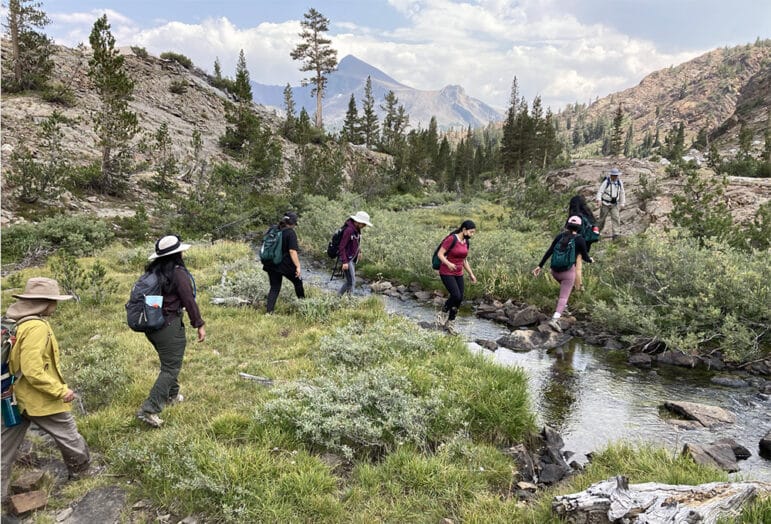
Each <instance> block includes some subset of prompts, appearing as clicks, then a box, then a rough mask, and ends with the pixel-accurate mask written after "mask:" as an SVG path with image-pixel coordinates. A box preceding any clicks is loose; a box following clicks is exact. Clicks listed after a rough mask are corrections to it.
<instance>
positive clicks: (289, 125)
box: [282, 83, 297, 140]
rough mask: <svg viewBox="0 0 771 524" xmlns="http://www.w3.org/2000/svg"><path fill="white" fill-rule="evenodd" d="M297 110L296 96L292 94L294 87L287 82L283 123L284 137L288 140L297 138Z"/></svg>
mask: <svg viewBox="0 0 771 524" xmlns="http://www.w3.org/2000/svg"><path fill="white" fill-rule="evenodd" d="M296 111H297V108H296V106H295V103H294V96H292V87H291V86H290V85H289V84H288V83H287V84H286V86H285V87H284V114H285V116H284V124H283V129H282V132H283V135H284V138H287V139H288V140H294V139H295V131H296V129H295V128H296V127H297V117H296V116H295V112H296Z"/></svg>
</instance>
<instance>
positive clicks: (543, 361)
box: [303, 265, 771, 482]
mask: <svg viewBox="0 0 771 524" xmlns="http://www.w3.org/2000/svg"><path fill="white" fill-rule="evenodd" d="M303 267H304V268H306V269H305V275H304V280H305V282H306V283H307V284H310V285H314V286H318V287H321V288H324V289H327V290H330V291H332V290H333V291H336V290H337V289H338V288H339V287H340V285H341V280H340V279H339V278H335V279H334V280H332V281H330V278H329V275H330V272H329V271H330V270H329V269H326V270H324V269H319V268H317V267H310V268H309V265H304V266H303ZM370 293H371V291H370V289H369V287H368V286H367V285H366V284H364V285H361V283H360V282H359V281H357V294H370ZM377 296H378V297H380V299H381V300H382V301H383V302H384V304H385V308H386V311H388V313H390V314H395V315H402V316H405V317H407V318H410V319H412V320H414V321H416V322H433V320H434V315H435V314H436V312H437V309H436V308H435V307H432V306H430V305H428V304H422V303H419V302H417V301H416V300H412V299H407V300H402V299H399V298H394V297H390V296H387V295H377ZM456 327H457V329H458V331H459V332H460V333H461V335H462V336H463V337H464V338H465V339H466V340H467V341H468V342H473V341H474V340H477V339H487V340H497V339H498V338H500V337H501V336H503V335H506V334H508V333H509V332H510V331H509V329H508V328H507V327H506V326H504V325H502V324H498V323H496V322H493V321H490V320H486V319H481V318H477V317H476V316H474V315H464V316H459V317H458V318H457V319H456ZM470 349H471V350H472V351H477V352H480V353H482V354H484V355H486V356H488V357H489V358H491V359H492V360H493V361H494V362H496V363H498V364H500V365H503V366H518V367H520V368H522V369H524V370H525V371H526V372H527V375H528V381H529V389H530V391H529V393H530V398H531V400H532V402H533V408H534V411H535V414H536V417H537V422H538V424H539V427H540V426H542V425H549V426H551V427H553V428H554V429H556V430H557V431H559V433H560V434H561V435H562V438H563V439H564V441H565V450H569V451H573V452H574V453H575V454H576V455H575V456H574V457H572V458H571V459H570V460H577V461H578V462H579V463H585V462H586V461H587V459H586V454H587V453H590V452H592V451H597V450H600V449H602V448H603V447H604V446H605V445H606V444H608V443H610V442H614V441H624V442H631V443H643V442H649V443H653V444H657V445H662V446H664V447H665V448H666V449H669V450H671V451H672V453H673V454H676V453H679V452H680V451H681V450H682V447H683V445H684V444H685V443H688V442H691V443H701V444H707V443H710V442H713V441H715V440H718V439H720V438H726V437H730V438H733V439H734V440H735V441H736V442H737V443H739V444H741V445H743V446H744V447H746V448H747V449H748V450H750V452H751V453H752V456H751V457H750V458H749V459H747V460H741V461H739V463H738V464H739V467H740V468H741V469H740V471H739V472H738V473H734V474H731V478H733V479H737V478H750V479H755V480H764V481H771V461H769V460H765V459H763V458H762V457H760V456H759V455H758V442H759V441H760V440H761V439H762V438H763V436H764V435H765V434H766V432H767V431H768V430H769V429H770V428H771V400H764V399H763V398H762V397H761V396H759V393H758V391H757V388H751V387H748V388H728V387H722V386H718V385H716V384H713V383H711V382H710V378H711V376H712V374H711V373H709V372H701V371H694V370H687V369H684V368H679V367H674V366H672V367H670V366H663V367H656V368H654V369H655V372H652V371H651V370H643V369H638V368H635V367H633V366H629V365H628V364H627V363H626V359H625V358H624V359H622V360H618V359H617V358H613V357H612V356H610V355H609V354H608V352H607V351H606V350H603V349H601V348H597V347H593V346H590V345H588V344H585V343H583V342H582V341H581V340H580V339H577V338H574V339H572V340H571V341H570V342H568V343H567V344H566V345H565V346H563V347H561V348H557V349H556V350H550V351H543V350H536V351H529V352H514V351H511V350H509V349H506V348H498V349H497V350H496V351H494V352H492V351H488V350H486V349H481V348H479V347H478V346H477V345H476V344H474V345H471V346H470ZM665 401H688V402H698V403H700V404H709V405H714V406H719V407H722V408H724V409H727V410H729V411H731V412H733V413H734V414H735V415H736V417H737V420H736V423H735V424H728V425H720V426H717V427H714V428H703V429H695V430H684V429H680V428H677V427H675V426H673V425H671V424H669V423H667V422H666V420H665V418H664V416H662V415H663V414H662V413H660V412H659V405H660V404H662V403H663V402H665ZM630 480H631V481H632V482H634V479H630Z"/></svg>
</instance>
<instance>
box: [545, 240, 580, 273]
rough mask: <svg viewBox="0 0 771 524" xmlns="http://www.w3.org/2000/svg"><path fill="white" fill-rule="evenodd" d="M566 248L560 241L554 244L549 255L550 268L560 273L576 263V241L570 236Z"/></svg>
mask: <svg viewBox="0 0 771 524" xmlns="http://www.w3.org/2000/svg"><path fill="white" fill-rule="evenodd" d="M571 237H572V238H571V239H570V240H568V243H567V245H566V246H564V247H563V246H562V239H559V240H558V241H557V243H556V244H554V251H552V254H551V268H552V269H553V270H554V271H556V272H558V273H560V272H562V271H567V270H568V269H570V266H572V265H573V264H575V263H576V239H575V237H574V236H573V235H571Z"/></svg>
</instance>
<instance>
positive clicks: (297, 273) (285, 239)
mask: <svg viewBox="0 0 771 524" xmlns="http://www.w3.org/2000/svg"><path fill="white" fill-rule="evenodd" d="M296 225H297V213H295V212H294V211H287V212H286V213H285V214H284V216H283V217H282V218H281V220H280V221H279V223H278V228H279V229H280V230H281V235H282V239H281V251H282V253H283V255H284V256H283V258H282V259H281V262H280V263H279V264H274V263H273V262H263V263H262V269H263V270H265V271H267V273H268V280H269V281H270V291H268V304H267V307H266V312H267V313H272V312H273V309H274V308H275V307H276V300H277V299H278V294H279V293H280V292H281V282H282V281H283V279H284V278H286V279H287V280H289V281H290V282H291V283H292V284H293V285H294V292H295V295H297V298H305V288H304V287H303V279H302V270H301V269H300V258H299V257H298V256H297V251H298V244H297V233H296V232H295V230H294V228H295V226H296Z"/></svg>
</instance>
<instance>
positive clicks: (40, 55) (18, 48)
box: [3, 0, 54, 92]
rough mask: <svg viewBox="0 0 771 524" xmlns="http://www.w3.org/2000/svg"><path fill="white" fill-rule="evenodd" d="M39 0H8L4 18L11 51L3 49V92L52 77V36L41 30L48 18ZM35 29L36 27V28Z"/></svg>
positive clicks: (37, 86) (38, 84) (40, 84)
mask: <svg viewBox="0 0 771 524" xmlns="http://www.w3.org/2000/svg"><path fill="white" fill-rule="evenodd" d="M41 5H42V4H41V2H36V1H30V0H9V2H8V16H7V18H6V23H5V29H6V36H7V37H8V39H9V40H10V44H11V53H10V57H6V56H5V53H3V55H4V56H3V61H6V60H7V61H8V62H9V63H10V64H9V65H8V66H6V65H5V64H4V66H3V71H4V72H12V73H13V74H12V76H6V75H5V74H4V75H3V89H4V90H5V91H6V92H13V91H24V90H28V89H42V88H43V87H45V85H46V83H47V82H48V80H49V79H50V77H51V71H52V70H53V66H54V63H53V60H51V58H50V57H51V54H52V52H53V49H52V43H51V39H50V38H48V37H47V36H46V35H45V34H43V33H42V32H41V30H42V29H43V28H44V27H45V26H46V25H48V24H49V23H50V22H51V20H50V19H49V18H48V16H47V15H46V13H45V12H43V11H42V10H41V9H40V7H41ZM36 29H37V30H36Z"/></svg>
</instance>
